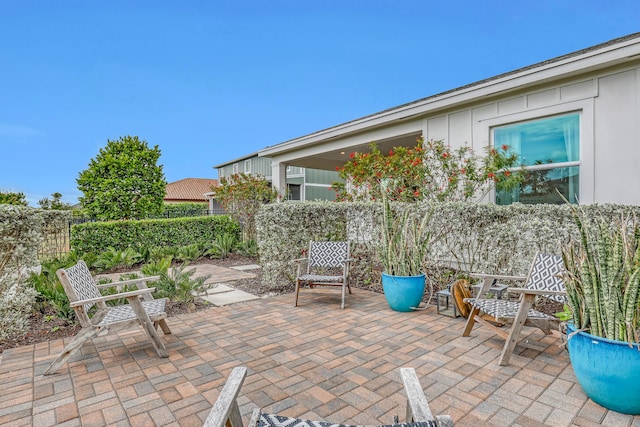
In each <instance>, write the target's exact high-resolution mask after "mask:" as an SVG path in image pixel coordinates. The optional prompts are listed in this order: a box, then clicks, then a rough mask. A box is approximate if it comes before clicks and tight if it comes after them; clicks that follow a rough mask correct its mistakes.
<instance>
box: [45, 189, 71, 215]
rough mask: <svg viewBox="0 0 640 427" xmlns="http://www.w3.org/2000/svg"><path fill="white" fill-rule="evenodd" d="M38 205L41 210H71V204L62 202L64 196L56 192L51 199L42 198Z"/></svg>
mask: <svg viewBox="0 0 640 427" xmlns="http://www.w3.org/2000/svg"><path fill="white" fill-rule="evenodd" d="M38 205H39V206H40V209H45V210H50V209H51V210H58V211H66V210H70V209H71V204H70V203H67V202H63V201H62V194H61V193H58V192H55V193H51V199H49V198H48V197H45V198H42V199H40V200H38Z"/></svg>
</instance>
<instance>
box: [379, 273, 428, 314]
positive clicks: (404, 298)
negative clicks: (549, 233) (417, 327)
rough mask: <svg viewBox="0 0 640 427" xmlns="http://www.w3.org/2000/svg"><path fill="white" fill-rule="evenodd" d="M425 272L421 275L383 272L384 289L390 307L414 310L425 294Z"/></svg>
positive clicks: (399, 309)
mask: <svg viewBox="0 0 640 427" xmlns="http://www.w3.org/2000/svg"><path fill="white" fill-rule="evenodd" d="M424 278H425V276H424V274H421V275H420V276H391V275H389V274H386V273H382V289H383V291H384V296H385V297H386V298H387V303H389V307H391V309H392V310H395V311H412V310H411V307H417V306H418V305H419V304H420V301H422V295H424Z"/></svg>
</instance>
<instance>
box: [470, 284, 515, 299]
mask: <svg viewBox="0 0 640 427" xmlns="http://www.w3.org/2000/svg"><path fill="white" fill-rule="evenodd" d="M471 287H472V288H473V289H474V294H475V295H476V296H477V295H478V292H479V291H480V289H481V288H482V283H478V284H477V285H473V286H471ZM507 288H508V286H507V285H503V284H502V283H496V284H495V285H492V286H491V287H490V288H489V292H493V293H494V294H496V298H497V299H502V293H503V292H504V291H506V290H507Z"/></svg>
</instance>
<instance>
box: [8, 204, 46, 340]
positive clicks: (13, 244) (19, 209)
mask: <svg viewBox="0 0 640 427" xmlns="http://www.w3.org/2000/svg"><path fill="white" fill-rule="evenodd" d="M41 227H42V219H41V217H40V216H39V215H38V213H37V211H36V210H34V209H32V208H29V207H23V206H17V205H0V340H5V339H9V338H12V337H16V336H20V335H22V334H24V332H25V331H26V330H27V328H28V326H29V317H30V315H31V313H32V311H33V306H34V304H35V302H36V295H37V292H36V291H35V290H34V289H33V288H32V287H30V286H28V285H27V284H26V282H25V279H26V276H27V275H28V271H29V269H31V268H33V267H36V266H37V265H38V245H39V244H40V241H41V233H40V230H41Z"/></svg>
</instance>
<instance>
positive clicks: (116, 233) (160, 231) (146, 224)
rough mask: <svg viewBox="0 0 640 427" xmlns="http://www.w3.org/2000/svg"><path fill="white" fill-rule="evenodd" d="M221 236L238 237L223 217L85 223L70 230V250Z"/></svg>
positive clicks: (185, 242)
mask: <svg viewBox="0 0 640 427" xmlns="http://www.w3.org/2000/svg"><path fill="white" fill-rule="evenodd" d="M224 233H232V234H235V235H237V236H238V237H239V236H240V226H239V225H238V223H237V222H235V221H234V220H233V219H231V218H230V217H229V216H227V215H212V216H204V217H192V218H170V219H144V220H139V221H105V222H87V223H84V224H76V225H74V226H72V227H71V248H72V249H74V250H75V251H77V252H79V253H86V252H93V253H100V252H103V251H105V250H106V249H107V248H109V247H112V248H114V249H116V250H119V251H122V250H125V249H126V248H134V249H135V248H153V247H159V246H185V245H190V244H193V243H197V244H206V243H211V242H212V241H213V240H215V238H216V236H218V235H221V234H224Z"/></svg>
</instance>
